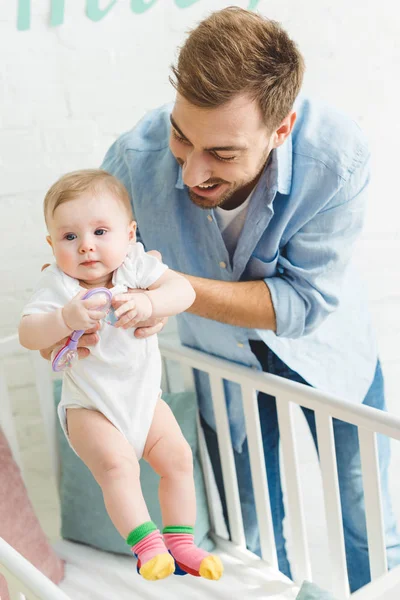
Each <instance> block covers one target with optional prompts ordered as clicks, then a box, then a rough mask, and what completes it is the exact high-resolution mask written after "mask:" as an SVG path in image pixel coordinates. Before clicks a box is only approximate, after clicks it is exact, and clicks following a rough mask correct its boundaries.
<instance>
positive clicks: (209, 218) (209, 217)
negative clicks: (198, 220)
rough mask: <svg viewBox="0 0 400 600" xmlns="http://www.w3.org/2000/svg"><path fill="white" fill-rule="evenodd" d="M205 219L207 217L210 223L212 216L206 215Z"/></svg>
mask: <svg viewBox="0 0 400 600" xmlns="http://www.w3.org/2000/svg"><path fill="white" fill-rule="evenodd" d="M207 219H208V220H209V221H210V223H211V221H212V216H211V215H208V217H207Z"/></svg>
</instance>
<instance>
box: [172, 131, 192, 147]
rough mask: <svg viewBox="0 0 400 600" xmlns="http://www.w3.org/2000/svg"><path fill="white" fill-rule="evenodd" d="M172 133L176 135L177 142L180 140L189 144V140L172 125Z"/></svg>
mask: <svg viewBox="0 0 400 600" xmlns="http://www.w3.org/2000/svg"><path fill="white" fill-rule="evenodd" d="M172 135H173V136H174V138H175V139H176V141H177V142H180V143H181V144H189V142H188V141H187V140H186V139H185V138H183V137H182V136H181V135H179V134H178V132H177V131H176V129H174V128H173V127H172Z"/></svg>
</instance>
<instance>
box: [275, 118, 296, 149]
mask: <svg viewBox="0 0 400 600" xmlns="http://www.w3.org/2000/svg"><path fill="white" fill-rule="evenodd" d="M296 117H297V115H296V113H295V111H294V110H293V111H292V112H290V113H289V114H288V116H287V117H285V118H284V119H283V121H282V123H281V124H280V125H279V127H278V129H277V130H276V131H275V133H274V136H273V146H272V147H273V148H278V146H281V145H282V144H283V142H284V141H285V140H286V138H287V137H288V136H289V135H290V134H291V133H292V129H293V127H294V124H295V122H296Z"/></svg>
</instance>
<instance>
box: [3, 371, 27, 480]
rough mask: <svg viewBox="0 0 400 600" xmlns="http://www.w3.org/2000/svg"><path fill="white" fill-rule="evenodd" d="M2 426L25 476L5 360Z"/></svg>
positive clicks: (14, 456)
mask: <svg viewBox="0 0 400 600" xmlns="http://www.w3.org/2000/svg"><path fill="white" fill-rule="evenodd" d="M0 427H1V428H2V430H3V432H4V434H5V436H6V438H7V441H8V444H9V446H10V449H11V452H12V455H13V458H14V460H15V462H16V463H17V465H18V466H19V468H20V471H21V474H22V476H23V465H22V460H21V454H20V451H19V444H18V438H17V432H16V430H15V425H14V417H13V414H12V405H11V398H10V395H9V393H8V387H7V381H6V373H5V368H4V362H3V361H2V360H0Z"/></svg>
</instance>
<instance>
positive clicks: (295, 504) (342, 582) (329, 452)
mask: <svg viewBox="0 0 400 600" xmlns="http://www.w3.org/2000/svg"><path fill="white" fill-rule="evenodd" d="M160 348H161V353H162V356H163V360H164V363H165V366H166V370H167V380H168V381H170V382H171V381H172V380H173V379H174V378H175V375H176V370H177V365H179V368H181V369H182V371H183V372H184V373H183V377H182V378H183V379H185V381H186V382H187V381H188V379H189V378H188V377H187V373H188V372H191V370H192V369H199V370H201V371H204V372H207V373H208V374H209V376H210V383H211V390H212V399H213V406H214V411H215V418H216V425H217V435H218V441H219V449H220V455H221V464H222V472H223V481H224V486H225V492H226V498H227V509H228V517H229V524H230V531H231V541H230V542H226V541H224V540H221V539H219V540H218V541H219V543H220V544H221V546H222V547H224V548H227V544H228V546H229V551H230V552H232V553H233V554H236V555H241V554H242V555H243V556H245V555H247V556H248V551H247V550H246V546H245V536H244V528H243V520H242V514H241V507H240V500H239V491H238V482H237V475H236V469H235V462H234V456H233V450H232V444H231V439H230V431H229V426H228V417H227V411H226V404H225V401H224V393H223V380H224V379H227V380H231V381H233V382H235V383H237V384H239V385H240V386H241V389H242V397H243V407H244V414H245V423H246V431H247V435H248V444H249V455H250V466H251V473H252V479H253V487H254V495H255V504H256V510H257V517H258V523H259V530H260V538H261V550H262V560H263V561H266V562H268V563H269V564H270V565H273V566H276V565H277V557H276V549H275V541H274V534H273V528H272V516H271V510H270V503H269V494H268V484H267V477H266V475H265V468H264V452H263V446H262V440H261V429H260V421H259V417H258V410H257V401H256V393H257V392H258V391H261V392H265V393H267V394H270V395H272V396H275V397H276V399H277V410H278V419H279V428H280V433H281V445H282V455H283V463H284V464H283V470H282V472H283V476H284V477H285V483H286V490H287V497H288V506H287V514H288V518H289V523H290V532H291V538H292V540H291V541H292V547H293V563H294V567H295V568H294V573H295V579H296V582H297V583H301V582H302V581H303V580H304V579H308V580H312V571H311V562H310V557H309V551H308V542H307V535H306V527H305V517H304V510H303V500H302V494H301V478H300V474H299V469H298V465H297V451H296V436H295V433H294V428H293V408H294V406H295V405H299V406H303V407H305V408H309V409H311V410H313V411H315V415H316V428H317V437H318V446H319V454H320V463H321V471H322V484H323V492H324V503H325V516H326V523H327V531H328V538H329V539H328V544H329V551H330V565H331V574H332V581H331V586H330V589H331V591H332V593H333V594H334V595H335V596H336V597H337V598H347V597H349V589H348V583H347V570H346V560H345V550H344V535H343V527H342V514H341V506H340V497H339V487H338V479H337V468H336V453H335V444H334V438H333V427H332V419H334V418H336V419H340V420H342V421H346V422H348V423H351V424H353V425H355V426H356V427H357V428H358V432H359V439H360V452H361V458H362V471H363V479H364V492H365V504H366V517H367V529H368V543H369V554H370V565H371V575H372V579H373V580H377V579H378V578H380V577H382V576H383V575H384V574H385V573H386V572H387V562H386V551H385V544H384V528H383V522H382V501H381V497H380V485H379V469H378V460H377V442H376V436H377V434H383V435H387V436H389V437H390V438H393V439H396V440H400V419H399V418H397V417H394V416H392V415H389V414H387V413H384V412H382V411H378V410H376V409H373V408H369V407H365V406H361V405H354V404H349V403H346V402H345V401H343V400H340V399H338V398H335V397H333V396H331V395H329V394H323V393H321V392H319V391H318V390H315V389H313V388H310V387H308V386H304V385H301V384H298V383H295V382H292V381H288V380H285V379H282V378H279V377H276V376H274V375H270V374H267V373H261V372H255V371H254V370H252V369H248V368H246V367H243V366H240V365H237V364H233V363H230V362H229V361H226V360H223V359H218V358H215V357H212V356H209V355H206V354H204V353H201V352H198V351H196V350H192V349H189V348H184V347H182V346H180V345H179V344H177V343H175V342H169V341H166V340H165V339H164V340H162V341H161V342H160ZM18 351H20V349H19V347H18V343H17V341H16V337H15V336H13V337H12V338H8V340H6V341H4V340H3V341H0V366H1V363H2V362H3V360H4V358H5V357H6V356H8V355H9V354H12V353H13V352H18ZM34 361H35V374H36V375H35V376H36V381H37V389H38V393H39V397H40V402H41V406H42V412H43V416H44V423H45V427H46V431H47V437H48V442H49V444H50V449H51V454H52V457H54V459H53V467H54V471H55V474H56V476H57V473H58V458H57V444H56V443H55V429H54V427H55V414H54V405H53V400H52V383H51V372H50V369H49V366H48V364H47V363H46V361H43V360H42V359H41V358H40V357H38V356H36V357H35V359H34ZM5 381H6V369H3V374H1V373H0V385H1V386H2V388H1V389H0V392H1V402H0V424H1V425H2V426H3V428H4V429H5V432H6V435H7V436H8V438H9V440H10V444H11V447H12V450H13V452H14V455H15V456H16V458H17V460H19V456H18V444H17V443H16V436H15V430H14V428H13V425H12V423H13V418H12V411H11V404H10V399H9V396H8V394H7V385H6V384H5ZM3 393H4V394H5V395H4V396H3ZM3 398H5V400H3ZM202 454H203V457H204V448H202ZM205 481H206V486H207V493H208V496H209V497H211V496H212V490H211V489H210V486H211V485H212V483H211V478H210V476H209V472H208V473H207V472H206V473H205ZM210 511H211V522H212V523H213V522H215V519H216V517H215V515H214V505H213V503H212V502H211V503H210ZM7 552H8V553H5V551H4V545H3V546H0V564H2V565H3V566H2V567H1V569H2V570H3V572H4V570H7V568H8V570H9V571H12V572H13V573H16V572H17V573H18V569H17V571H16V569H15V568H14V566H16V568H18V564H19V563H18V561H17V563H15V565H14V562H13V561H14V560H15V556H14V558H13V555H12V553H11V554H10V552H9V549H7ZM4 556H5V557H6V559H4ZM5 560H6V561H8V562H5ZM18 560H19V559H18ZM21 564H22V563H21ZM260 564H261V565H262V561H261V563H260ZM21 568H22V567H21ZM22 571H23V570H22ZM22 571H21V573H22ZM21 581H22V582H24V579H23V578H21ZM26 581H29V579H28V580H26ZM26 581H25V584H24V585H26ZM326 585H327V587H328V582H327V584H326ZM32 592H33V593H36V592H35V589H34V588H32ZM49 594H50V591H49ZM15 597H16V598H18V599H19V596H15ZM31 597H32V598H34V597H35V596H27V598H31ZM38 597H39V598H41V599H45V598H46V599H47V598H49V599H50V598H51V599H52V600H58V598H60V600H61V599H63V600H66V596H65V595H63V596H55V595H54V594H53V595H48V596H46V595H43V593H42V595H39V596H38ZM21 598H22V597H21Z"/></svg>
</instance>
